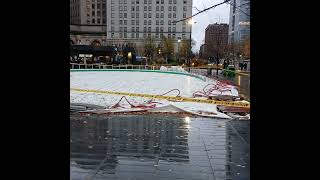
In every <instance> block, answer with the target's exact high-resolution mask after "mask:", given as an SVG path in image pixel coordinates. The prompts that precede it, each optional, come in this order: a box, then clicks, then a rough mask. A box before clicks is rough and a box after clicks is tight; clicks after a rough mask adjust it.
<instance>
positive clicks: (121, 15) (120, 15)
mask: <svg viewBox="0 0 320 180" xmlns="http://www.w3.org/2000/svg"><path fill="white" fill-rule="evenodd" d="M112 16H114V13H113V15H112V14H111V17H112ZM119 17H120V18H122V17H123V14H122V13H120V14H119Z"/></svg>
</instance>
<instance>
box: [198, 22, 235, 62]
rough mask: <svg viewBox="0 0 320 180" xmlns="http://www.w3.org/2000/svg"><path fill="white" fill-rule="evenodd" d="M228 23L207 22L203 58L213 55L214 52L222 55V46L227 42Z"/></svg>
mask: <svg viewBox="0 0 320 180" xmlns="http://www.w3.org/2000/svg"><path fill="white" fill-rule="evenodd" d="M228 30H229V25H228V24H224V23H221V24H218V23H215V24H209V25H208V26H207V28H206V31H205V39H204V47H203V50H202V51H203V56H204V57H205V58H208V57H211V56H215V55H216V52H219V53H220V58H221V57H222V51H223V48H224V47H226V45H227V44H228Z"/></svg>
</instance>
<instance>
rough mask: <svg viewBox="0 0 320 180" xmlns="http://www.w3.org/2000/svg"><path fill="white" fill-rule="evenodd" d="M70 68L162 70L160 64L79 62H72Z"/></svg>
mask: <svg viewBox="0 0 320 180" xmlns="http://www.w3.org/2000/svg"><path fill="white" fill-rule="evenodd" d="M70 69H139V70H160V66H149V65H131V64H124V65H116V64H113V65H105V64H77V63H70Z"/></svg>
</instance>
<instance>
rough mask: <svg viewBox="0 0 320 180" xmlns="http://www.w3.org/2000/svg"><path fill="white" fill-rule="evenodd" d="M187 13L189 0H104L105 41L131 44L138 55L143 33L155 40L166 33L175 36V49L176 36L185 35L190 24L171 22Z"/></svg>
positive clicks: (143, 37)
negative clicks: (105, 6) (105, 2)
mask: <svg viewBox="0 0 320 180" xmlns="http://www.w3.org/2000/svg"><path fill="white" fill-rule="evenodd" d="M191 15H192V0H108V1H107V22H106V23H107V24H106V25H107V30H106V33H107V44H109V45H116V46H118V47H121V46H123V45H126V44H131V45H132V46H133V47H135V48H136V50H137V51H138V52H137V53H138V54H140V55H142V54H143V43H144V40H145V39H146V38H147V37H155V41H156V43H159V42H160V40H161V37H162V36H166V37H167V38H173V39H174V40H176V41H175V50H177V46H178V39H189V37H190V33H191V28H190V26H191V25H189V24H187V22H178V23H176V24H175V23H172V22H173V21H176V20H180V19H183V18H185V17H189V16H191Z"/></svg>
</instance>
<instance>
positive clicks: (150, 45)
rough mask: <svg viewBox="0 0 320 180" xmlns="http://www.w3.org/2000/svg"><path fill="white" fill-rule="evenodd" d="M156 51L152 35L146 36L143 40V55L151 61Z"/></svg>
mask: <svg viewBox="0 0 320 180" xmlns="http://www.w3.org/2000/svg"><path fill="white" fill-rule="evenodd" d="M155 51H156V43H155V40H154V37H148V38H146V40H145V42H144V55H145V56H146V57H147V58H148V59H149V62H152V60H153V56H154V53H155Z"/></svg>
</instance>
